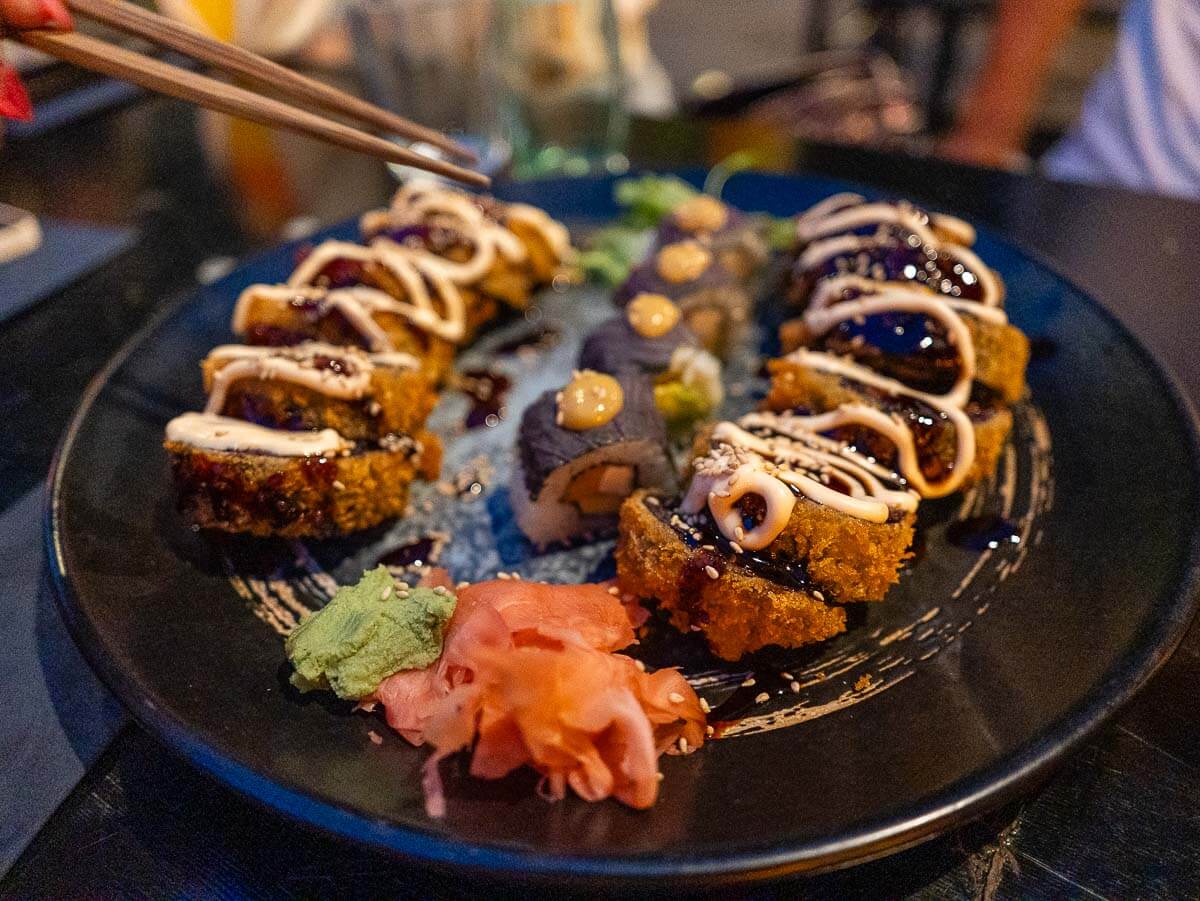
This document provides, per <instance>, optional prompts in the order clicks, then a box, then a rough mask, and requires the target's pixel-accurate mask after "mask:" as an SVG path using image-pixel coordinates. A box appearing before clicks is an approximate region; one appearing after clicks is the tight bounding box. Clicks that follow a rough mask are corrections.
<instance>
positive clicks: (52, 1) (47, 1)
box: [38, 0, 72, 31]
mask: <svg viewBox="0 0 1200 901" xmlns="http://www.w3.org/2000/svg"><path fill="white" fill-rule="evenodd" d="M38 12H39V13H41V16H42V21H44V22H45V23H46V24H47V25H49V26H50V27H51V28H59V29H62V30H63V31H70V30H71V27H72V25H71V14H70V13H69V12H67V8H66V7H65V6H64V5H63V4H62V2H61V0H39V2H38Z"/></svg>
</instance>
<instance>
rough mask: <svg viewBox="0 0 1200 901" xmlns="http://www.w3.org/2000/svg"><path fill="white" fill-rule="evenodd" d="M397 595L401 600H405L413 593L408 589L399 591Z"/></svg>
mask: <svg viewBox="0 0 1200 901" xmlns="http://www.w3.org/2000/svg"><path fill="white" fill-rule="evenodd" d="M396 597H398V598H399V599H400V600H402V601H403V600H407V599H408V598H409V597H411V595H409V593H408V592H407V591H397V592H396Z"/></svg>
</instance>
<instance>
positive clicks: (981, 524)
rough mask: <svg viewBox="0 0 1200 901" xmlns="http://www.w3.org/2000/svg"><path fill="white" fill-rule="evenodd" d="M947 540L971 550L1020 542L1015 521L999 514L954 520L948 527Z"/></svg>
mask: <svg viewBox="0 0 1200 901" xmlns="http://www.w3.org/2000/svg"><path fill="white" fill-rule="evenodd" d="M946 540H947V541H949V542H950V543H951V544H952V545H954V546H955V547H961V548H966V549H967V550H969V551H986V550H995V549H996V548H998V547H1000V546H1002V545H1006V544H1012V545H1016V544H1020V543H1021V536H1020V534H1019V533H1018V531H1017V527H1016V525H1015V524H1014V523H1012V522H1010V521H1009V520H1007V519H1003V518H1001V517H999V516H970V517H967V518H966V519H960V520H959V521H958V522H952V523H950V525H949V526H947V528H946Z"/></svg>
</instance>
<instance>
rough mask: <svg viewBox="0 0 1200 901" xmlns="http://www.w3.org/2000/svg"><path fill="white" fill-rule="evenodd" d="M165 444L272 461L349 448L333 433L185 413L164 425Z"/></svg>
mask: <svg viewBox="0 0 1200 901" xmlns="http://www.w3.org/2000/svg"><path fill="white" fill-rule="evenodd" d="M167 440H168V441H177V442H179V443H180V444H188V445H191V446H192V447H198V448H201V449H203V450H212V451H240V452H249V453H260V454H269V455H271V456H274V457H313V456H328V455H334V454H344V453H347V452H349V450H350V449H351V447H352V445H351V444H350V442H348V441H346V439H344V438H343V437H342V436H341V435H339V434H338V433H337V432H335V431H334V430H333V429H321V430H320V431H317V432H312V431H309V432H286V431H283V430H282V429H268V428H264V427H263V426H261V425H255V424H254V423H250V422H243V421H242V420H240V419H232V418H230V417H228V416H217V415H216V414H213V413H184V414H183V415H182V416H176V417H175V418H174V419H172V420H171V421H170V422H168V423H167Z"/></svg>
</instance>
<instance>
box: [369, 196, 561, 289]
mask: <svg viewBox="0 0 1200 901" xmlns="http://www.w3.org/2000/svg"><path fill="white" fill-rule="evenodd" d="M361 228H362V232H363V235H364V237H365V238H367V239H368V240H371V239H375V238H382V239H385V240H388V241H391V242H394V243H395V244H397V245H400V246H402V247H405V248H408V249H411V250H415V251H419V252H421V253H422V254H425V255H428V256H430V257H431V258H432V259H433V261H434V263H433V265H435V266H437V267H438V269H439V271H440V272H441V273H442V274H443V275H444V276H445V277H446V278H448V279H450V280H451V281H452V282H454V284H456V285H458V286H459V288H460V289H462V290H464V291H466V292H471V293H477V294H479V295H480V296H482V297H487V298H492V299H495V300H499V301H501V302H503V303H505V304H508V305H509V306H511V307H515V308H517V309H524V308H525V307H527V306H528V305H529V302H530V300H531V298H532V295H533V292H534V291H536V290H537V289H538V288H540V287H542V286H544V285H548V284H549V283H550V282H551V281H552V280H553V279H554V276H555V275H556V274H557V273H558V272H559V271H560V270H561V269H562V267H563V266H564V265H566V264H568V263H569V262H571V261H572V259H573V256H574V251H573V250H572V248H571V239H570V234H569V233H568V232H567V229H566V228H565V227H564V226H563V225H562V224H561V223H559V222H556V221H554V220H553V219H552V218H550V216H548V215H547V214H546V213H545V212H543V211H542V210H539V209H537V208H536V207H532V206H528V205H526V204H517V203H512V204H510V203H502V202H501V201H498V200H496V199H495V198H492V197H486V196H479V195H472V194H468V193H466V192H465V191H461V190H459V189H457V188H452V187H447V186H443V185H439V184H437V183H434V182H430V181H413V182H409V183H408V184H406V185H404V186H403V187H402V188H400V190H399V191H397V192H396V195H395V197H394V198H393V200H392V203H391V206H390V207H389V208H388V209H386V210H377V211H374V212H370V213H367V214H366V215H365V216H363V218H362V221H361Z"/></svg>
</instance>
